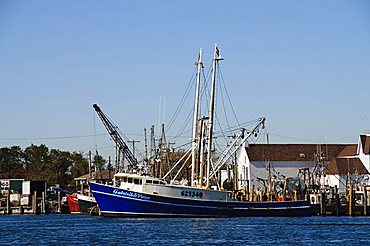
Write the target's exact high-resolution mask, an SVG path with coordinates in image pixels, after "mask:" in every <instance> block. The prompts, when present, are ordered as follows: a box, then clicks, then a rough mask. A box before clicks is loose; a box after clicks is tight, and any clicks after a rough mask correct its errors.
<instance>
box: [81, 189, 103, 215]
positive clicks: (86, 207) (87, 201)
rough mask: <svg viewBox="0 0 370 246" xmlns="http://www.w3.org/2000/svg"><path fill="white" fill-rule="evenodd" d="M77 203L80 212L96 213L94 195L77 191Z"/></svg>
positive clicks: (96, 207)
mask: <svg viewBox="0 0 370 246" xmlns="http://www.w3.org/2000/svg"><path fill="white" fill-rule="evenodd" d="M77 199H78V204H79V207H80V211H81V213H84V214H98V213H99V212H98V210H99V209H98V206H97V203H96V200H95V197H93V196H88V195H83V194H79V193H77Z"/></svg>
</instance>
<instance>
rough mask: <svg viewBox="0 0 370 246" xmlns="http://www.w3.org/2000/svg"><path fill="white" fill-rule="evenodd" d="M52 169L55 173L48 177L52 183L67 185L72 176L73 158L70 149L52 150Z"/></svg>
mask: <svg viewBox="0 0 370 246" xmlns="http://www.w3.org/2000/svg"><path fill="white" fill-rule="evenodd" d="M50 159H51V169H52V171H53V173H52V174H51V176H49V177H48V182H50V184H59V185H60V186H61V187H66V186H67V185H68V184H69V181H70V178H71V172H70V170H71V168H72V164H73V162H72V159H71V154H70V153H69V152H68V151H61V150H58V149H52V150H51V151H50Z"/></svg>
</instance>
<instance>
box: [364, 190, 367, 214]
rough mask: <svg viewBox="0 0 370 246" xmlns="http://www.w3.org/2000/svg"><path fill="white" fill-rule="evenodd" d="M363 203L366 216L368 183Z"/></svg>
mask: <svg viewBox="0 0 370 246" xmlns="http://www.w3.org/2000/svg"><path fill="white" fill-rule="evenodd" d="M363 204H364V216H366V215H367V186H366V185H364V199H363Z"/></svg>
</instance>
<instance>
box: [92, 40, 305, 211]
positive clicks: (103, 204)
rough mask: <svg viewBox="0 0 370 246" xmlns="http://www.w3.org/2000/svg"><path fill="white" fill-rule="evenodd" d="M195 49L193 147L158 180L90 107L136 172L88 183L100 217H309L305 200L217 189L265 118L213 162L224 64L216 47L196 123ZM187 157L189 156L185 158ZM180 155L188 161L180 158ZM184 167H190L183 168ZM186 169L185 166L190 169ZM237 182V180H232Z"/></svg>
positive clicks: (200, 66) (242, 131)
mask: <svg viewBox="0 0 370 246" xmlns="http://www.w3.org/2000/svg"><path fill="white" fill-rule="evenodd" d="M201 55H202V51H201V50H200V53H199V57H198V61H197V63H196V64H197V70H198V73H197V75H198V76H197V86H196V88H197V89H196V99H195V110H194V124H193V138H192V140H193V141H192V143H193V145H192V147H191V148H190V149H189V150H188V151H187V152H186V153H185V155H184V156H183V157H182V158H181V159H180V160H179V161H178V162H177V163H176V164H175V165H174V166H173V167H172V168H171V170H170V171H169V172H168V173H167V174H166V175H164V176H163V177H162V179H159V178H156V177H154V176H153V177H152V176H149V175H144V174H142V168H140V167H139V165H138V162H137V160H136V158H135V156H134V155H133V154H132V153H131V152H130V150H129V148H128V147H127V144H126V143H125V142H124V140H123V138H122V137H121V136H120V135H119V133H118V131H117V129H118V127H117V126H115V125H114V124H113V123H112V122H110V120H109V119H108V117H106V116H105V114H104V113H103V112H102V111H101V109H100V108H99V106H98V105H96V104H94V105H93V107H94V109H95V111H96V112H97V113H98V115H99V117H100V118H101V120H102V122H103V124H104V125H105V127H106V129H107V130H108V132H109V134H110V135H111V137H112V139H113V140H114V141H115V142H116V144H117V149H119V150H120V151H122V154H123V155H124V156H125V157H126V159H127V160H128V162H129V164H130V167H133V168H131V170H136V173H134V172H132V173H128V172H118V173H116V174H115V176H114V182H113V183H112V184H103V183H97V182H90V183H89V185H90V188H91V191H92V193H93V195H94V197H95V199H96V201H97V203H98V205H99V208H100V211H101V214H102V215H103V216H140V217H146V216H164V217H168V216H170V217H184V216H185V217H215V216H221V217H223V216H310V215H311V206H310V202H309V201H307V200H296V201H286V200H285V199H282V201H254V200H253V195H252V200H248V199H246V196H239V197H237V196H236V195H237V192H242V191H237V192H229V191H227V190H222V188H220V184H219V180H218V177H219V171H220V170H221V168H223V167H224V166H225V165H227V164H228V163H230V161H229V160H230V158H231V157H232V156H234V155H235V153H236V151H237V147H241V146H243V144H244V143H245V142H246V141H247V140H248V139H249V138H250V137H253V136H254V135H256V134H257V133H258V132H259V130H260V129H261V128H263V127H264V122H265V118H260V119H259V121H258V124H257V125H256V126H255V127H254V128H253V129H251V130H249V131H244V129H242V130H241V132H240V133H239V135H237V136H236V135H235V138H234V140H233V141H232V142H231V143H230V144H229V147H228V148H227V149H226V150H224V152H223V153H222V154H221V155H219V156H218V159H217V160H214V159H213V158H212V153H213V149H212V139H213V137H212V135H213V122H214V112H213V111H214V97H215V88H216V86H215V77H216V68H217V64H218V61H220V60H223V58H221V56H220V54H219V50H218V47H217V46H215V52H214V59H213V70H212V85H211V99H210V108H209V117H208V118H202V119H199V118H198V107H199V106H198V104H199V100H198V99H199V92H200V89H199V81H200V70H201V68H202V67H203V64H202V61H201ZM189 154H191V156H190V155H189ZM185 156H188V158H187V159H185ZM190 157H192V163H191V181H189V182H188V181H185V182H183V181H178V180H177V176H178V174H179V173H180V171H181V170H182V167H181V168H177V164H179V163H181V162H182V164H183V167H184V166H185V164H186V163H187V161H184V160H189V159H190ZM188 165H189V164H188ZM189 166H190V165H189ZM176 168H177V170H176V171H177V173H176V175H174V177H173V178H172V179H171V181H170V182H166V181H165V180H166V178H168V177H169V175H168V174H169V173H170V172H172V171H173V170H174V169H176ZM236 177H238V176H237V175H236Z"/></svg>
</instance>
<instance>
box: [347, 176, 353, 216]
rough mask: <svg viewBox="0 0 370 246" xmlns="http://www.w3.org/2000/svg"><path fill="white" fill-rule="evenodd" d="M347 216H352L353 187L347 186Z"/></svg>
mask: <svg viewBox="0 0 370 246" xmlns="http://www.w3.org/2000/svg"><path fill="white" fill-rule="evenodd" d="M348 215H349V216H352V215H353V185H352V183H351V184H350V185H349V204H348Z"/></svg>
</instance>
